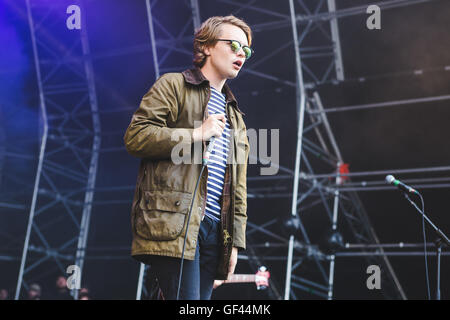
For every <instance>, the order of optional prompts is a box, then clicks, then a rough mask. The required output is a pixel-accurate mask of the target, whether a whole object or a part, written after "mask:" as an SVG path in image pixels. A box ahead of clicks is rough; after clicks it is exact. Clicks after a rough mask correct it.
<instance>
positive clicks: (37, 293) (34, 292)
mask: <svg viewBox="0 0 450 320" xmlns="http://www.w3.org/2000/svg"><path fill="white" fill-rule="evenodd" d="M41 292H42V290H41V286H40V285H38V284H37V283H33V284H32V285H31V286H30V289H29V290H28V292H27V300H41Z"/></svg>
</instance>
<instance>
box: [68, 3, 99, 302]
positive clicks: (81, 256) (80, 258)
mask: <svg viewBox="0 0 450 320" xmlns="http://www.w3.org/2000/svg"><path fill="white" fill-rule="evenodd" d="M82 9H85V7H84V6H83V7H82ZM82 12H83V14H82V15H81V19H82V24H81V30H80V33H81V46H82V50H83V55H84V56H85V57H89V55H90V54H91V50H90V46H89V38H88V34H87V23H86V10H82ZM84 70H85V73H86V81H87V86H88V92H89V104H90V106H91V113H92V129H93V139H94V141H93V143H92V151H91V161H90V164H89V172H88V181H87V189H86V193H85V197H84V205H83V215H82V217H81V225H80V235H79V237H78V245H77V254H76V259H75V265H77V266H78V268H79V278H78V279H77V281H78V284H80V283H81V279H82V275H83V266H84V260H85V254H86V248H87V240H88V234H89V224H90V222H91V212H92V202H93V199H94V192H95V181H96V177H97V167H98V158H99V153H100V144H101V124H100V117H99V113H98V103H97V93H96V88H95V77H94V68H93V66H92V61H91V60H90V59H89V58H86V59H85V60H84ZM77 289H78V288H75V289H74V290H72V295H73V296H74V299H75V300H77V299H78V293H79V290H77Z"/></svg>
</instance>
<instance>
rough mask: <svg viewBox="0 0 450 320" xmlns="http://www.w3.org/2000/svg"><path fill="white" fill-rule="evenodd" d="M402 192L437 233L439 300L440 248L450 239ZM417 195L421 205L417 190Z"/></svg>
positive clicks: (437, 293)
mask: <svg viewBox="0 0 450 320" xmlns="http://www.w3.org/2000/svg"><path fill="white" fill-rule="evenodd" d="M403 194H404V195H405V198H406V199H407V200H408V201H409V202H411V204H412V205H413V206H414V207H415V208H416V209H417V211H418V212H419V213H420V214H421V215H422V217H424V218H425V220H426V221H427V222H428V224H429V225H430V226H431V227H432V228H433V230H434V231H435V232H436V234H437V235H438V239H437V240H436V241H435V245H436V253H437V286H436V300H441V288H440V286H441V253H442V248H443V247H444V246H445V245H447V246H449V247H450V240H449V239H448V238H447V236H446V235H445V234H444V233H443V232H442V231H441V230H440V229H439V228H438V227H436V226H435V225H434V223H433V222H431V220H430V219H429V218H428V217H427V215H426V214H425V213H424V212H423V210H421V209H419V207H418V206H417V205H416V203H415V202H414V201H412V200H411V199H410V198H409V196H408V194H407V193H406V192H403ZM417 195H418V196H419V197H420V199H421V200H422V205H423V198H422V195H421V194H420V193H418V192H417Z"/></svg>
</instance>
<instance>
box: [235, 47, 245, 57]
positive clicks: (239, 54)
mask: <svg viewBox="0 0 450 320" xmlns="http://www.w3.org/2000/svg"><path fill="white" fill-rule="evenodd" d="M237 55H238V56H239V57H244V58H245V52H244V49H243V48H242V47H240V48H239V51H238V52H237Z"/></svg>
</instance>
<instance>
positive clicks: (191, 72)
mask: <svg viewBox="0 0 450 320" xmlns="http://www.w3.org/2000/svg"><path fill="white" fill-rule="evenodd" d="M182 74H183V76H184V80H185V81H186V82H187V83H190V84H193V85H200V84H202V83H203V82H205V81H206V82H208V84H209V80H208V79H206V78H205V76H204V75H203V73H202V71H201V70H200V69H199V68H192V69H188V70H185V71H183V72H182ZM222 92H223V93H224V94H225V97H226V99H227V102H230V103H231V104H232V105H233V106H234V107H235V108H236V110H237V111H239V112H240V113H241V114H242V115H245V113H243V112H242V111H241V110H240V109H239V107H238V104H237V101H236V98H235V97H234V94H233V92H231V89H230V87H229V86H228V85H227V84H226V83H225V84H224V85H223V90H222Z"/></svg>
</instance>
